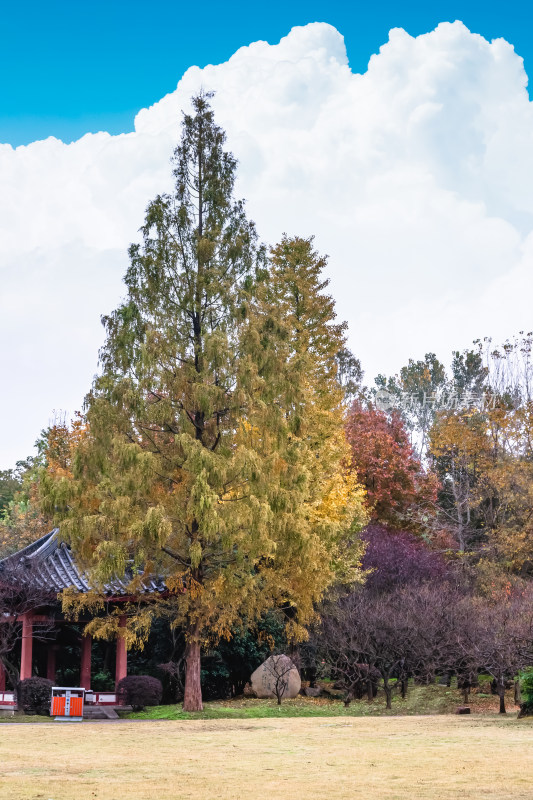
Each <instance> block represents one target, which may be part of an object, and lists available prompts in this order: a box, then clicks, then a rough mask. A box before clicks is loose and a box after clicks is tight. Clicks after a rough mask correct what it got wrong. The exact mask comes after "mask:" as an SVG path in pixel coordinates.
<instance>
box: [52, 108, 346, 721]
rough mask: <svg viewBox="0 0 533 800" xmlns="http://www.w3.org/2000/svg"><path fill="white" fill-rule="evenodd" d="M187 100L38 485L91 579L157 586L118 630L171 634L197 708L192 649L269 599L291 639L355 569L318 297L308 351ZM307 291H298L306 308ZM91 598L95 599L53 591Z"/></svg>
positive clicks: (228, 166) (187, 702)
mask: <svg viewBox="0 0 533 800" xmlns="http://www.w3.org/2000/svg"><path fill="white" fill-rule="evenodd" d="M193 108H194V113H193V114H192V115H185V116H184V119H183V124H182V137H181V141H180V144H179V145H178V147H177V148H176V150H175V153H174V177H175V179H176V183H175V189H174V192H173V193H172V194H170V195H164V196H160V197H157V198H156V199H155V200H154V201H153V202H152V203H151V204H150V205H149V207H148V210H147V214H146V220H145V224H144V226H143V228H142V233H143V241H142V244H140V245H133V246H132V247H131V248H130V259H131V264H130V267H129V269H128V271H127V273H126V277H125V283H126V288H127V297H126V300H125V301H124V303H123V304H122V305H120V306H119V307H118V308H117V309H116V311H114V312H113V313H112V314H111V315H110V316H108V317H106V318H105V319H104V324H105V328H106V332H107V339H106V343H105V345H104V348H103V350H102V353H101V362H102V374H101V375H100V376H99V377H98V378H97V379H96V380H95V383H94V386H93V390H92V392H91V393H90V395H89V396H88V398H87V413H86V429H85V430H84V435H83V436H82V437H81V438H80V439H79V441H78V442H77V446H76V449H75V453H74V456H73V459H72V462H71V468H70V472H69V473H67V472H65V471H64V470H61V469H54V468H52V469H49V470H48V471H47V472H46V474H45V475H44V476H43V479H42V495H43V503H44V506H45V507H47V508H50V509H51V508H54V509H56V510H57V519H58V522H59V524H60V526H61V532H62V535H63V536H64V537H65V539H66V540H68V541H69V542H70V543H71V545H72V547H73V549H74V551H75V553H76V556H77V558H78V559H79V560H80V562H81V563H82V564H83V565H84V566H85V567H86V568H87V569H88V570H89V572H90V574H91V578H92V580H93V582H94V583H95V585H96V586H103V584H104V582H105V581H106V580H107V579H108V578H109V577H110V576H112V575H124V574H126V573H127V571H128V570H129V573H130V574H131V576H132V577H131V583H130V587H129V591H130V593H131V595H132V596H133V597H135V595H136V592H137V591H138V590H139V584H140V580H141V579H142V577H143V576H146V575H147V574H150V575H153V574H154V573H156V574H158V575H160V576H162V577H163V578H164V579H165V582H166V585H167V587H168V590H169V591H168V594H167V595H165V596H164V597H160V598H159V600H158V601H157V602H155V603H154V604H153V605H149V606H148V605H144V606H143V605H142V604H139V605H138V607H137V611H135V607H134V606H133V605H132V609H131V614H130V616H129V619H128V630H127V631H126V637H127V638H128V640H129V641H132V640H134V639H136V638H137V639H138V638H139V637H140V638H142V637H143V636H145V635H146V630H147V624H148V621H149V618H150V616H151V615H153V614H160V613H165V614H168V615H169V616H170V617H171V619H172V622H173V624H174V625H176V626H180V627H181V628H182V629H183V630H184V632H185V636H186V643H187V644H186V653H185V660H186V678H185V698H184V708H185V709H186V710H189V711H194V710H200V709H201V708H202V695H201V683H200V667H201V648H202V645H203V644H205V643H206V642H208V641H209V642H213V641H216V639H218V638H220V637H230V636H231V630H232V626H234V625H235V624H236V623H237V622H238V621H239V620H240V619H242V618H244V617H246V619H248V620H250V621H251V620H254V619H257V618H258V617H259V616H260V615H261V614H262V613H264V612H265V611H266V610H267V609H270V608H275V607H278V608H286V609H291V612H292V613H290V614H288V615H287V618H288V628H289V631H288V633H289V635H291V636H292V637H293V638H298V637H299V636H300V637H302V636H304V635H305V634H304V629H303V627H302V626H303V625H305V624H306V622H308V621H309V619H310V618H311V617H312V616H313V613H314V606H315V603H316V602H317V601H318V600H319V599H320V598H321V596H322V594H323V592H324V590H325V589H326V587H327V586H328V585H329V584H330V583H331V582H332V581H334V580H336V579H338V577H339V576H340V575H341V573H342V577H343V579H350V580H353V579H355V578H356V577H357V574H358V560H357V556H358V550H357V541H356V538H354V534H353V528H354V520H355V522H357V519H358V517H359V516H361V513H362V512H361V498H360V490H357V489H356V487H355V486H354V485H353V480H352V479H351V477H350V476H349V475H347V474H346V472H345V470H344V466H343V463H342V459H343V455H344V450H343V447H344V445H343V441H342V426H341V425H340V424H339V419H340V414H341V408H340V399H339V396H338V392H337V389H336V385H335V371H334V366H333V363H332V362H331V359H330V352H329V350H328V348H327V347H326V345H325V339H326V338H327V336H326V330H327V329H329V327H330V323H331V314H332V308H331V301H329V300H328V301H327V302H328V303H330V311H329V312H328V314H326V315H325V316H324V317H323V319H321V320H318V319H317V328H316V329H315V330H314V331H313V332H312V335H310V336H309V340H308V342H307V345H305V344H304V341H307V340H306V337H307V336H308V334H306V333H305V326H306V325H307V322H306V320H305V318H304V317H302V318H301V321H299V319H300V318H299V317H298V315H296V317H289V316H288V315H287V314H286V313H285V311H284V309H283V308H282V306H281V305H280V303H281V298H282V296H283V295H284V294H285V293H286V290H285V289H284V288H283V285H282V283H283V282H282V280H281V277H279V278H278V276H277V274H276V269H278V267H277V264H276V258H277V256H276V253H275V252H274V254H273V265H274V272H273V274H272V275H270V276H269V273H268V265H267V263H266V257H265V253H264V250H263V249H262V248H261V247H260V246H259V245H258V242H257V236H256V232H255V228H254V225H253V223H251V222H250V221H249V220H248V219H247V217H246V214H245V209H244V204H243V202H242V201H236V200H235V199H234V198H233V185H234V180H235V169H236V162H235V159H234V158H233V156H232V155H231V154H230V153H228V152H226V151H225V150H224V141H225V134H224V132H223V131H222V130H221V129H220V128H219V127H218V126H217V125H216V124H215V121H214V118H213V112H212V109H211V107H210V102H209V95H206V94H201V95H199V96H197V97H195V98H193ZM313 258H314V256H313ZM294 267H295V269H298V260H297V259H296V261H295V262H294ZM280 268H281V267H280ZM320 289H321V287H320V284H319V283H316V282H315V283H314V284H313V285H312V286H310V293H309V295H308V302H311V299H312V298H311V294H312V293H313V292H314V293H315V294H316V293H320ZM300 323H301V324H300ZM320 325H322V333H320V332H319V329H318V328H319V326H320ZM335 335H336V334H335ZM299 342H302V343H301V344H298V343H299ZM306 348H307V350H306ZM330 389H331V390H332V391H333V394H332V395H331V397H330V398H329V399H328V397H327V394H328V392H329V391H330ZM347 541H353V548H352V550H353V555H351V562H350V563H349V564H348V563H346V564H343V558H341V553H342V551H343V549H344V550H345V549H346V542H347ZM341 565H342V568H341ZM87 602H89V603H93V605H94V607H95V608H97V607H99V604H100V605H101V603H102V597H101V596H98V593H96V594H95V595H93V596H92V597H90V598H89V599H87V597H85V598H84V597H81V596H80V597H78V598H76V596H73V595H70V596H69V597H68V598H66V601H65V603H66V605H68V606H69V607H70V608H72V606H74V607H75V606H76V604H78V607H80V606H81V604H84V603H85V604H87ZM99 626H100V633H101V635H103V636H106V635H108V634H109V633H110V631H113V630H114V627H113V626H115V628H116V620H113V619H111V620H110V619H109V618H107V619H102V620H100V621H99V620H95V621H94V622H93V624H92V627H91V632H92V633H94V634H96V635H98V629H99Z"/></svg>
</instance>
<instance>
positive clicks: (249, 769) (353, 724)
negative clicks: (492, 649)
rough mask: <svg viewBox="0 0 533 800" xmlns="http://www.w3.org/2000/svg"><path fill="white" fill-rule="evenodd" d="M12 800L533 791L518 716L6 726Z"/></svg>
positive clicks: (3, 784) (353, 797)
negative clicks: (501, 717)
mask: <svg viewBox="0 0 533 800" xmlns="http://www.w3.org/2000/svg"><path fill="white" fill-rule="evenodd" d="M0 737H1V740H2V741H1V754H2V755H1V766H0V797H1V798H2V800H156V799H157V800H167V799H168V800H189V798H191V800H192V798H194V800H215V798H217V799H219V800H241V798H242V800H244V799H246V800H252V798H257V797H268V798H271V799H272V800H277V798H280V800H281V798H283V800H286V798H289V800H315V798H316V800H319V799H320V800H363V798H364V800H413V799H414V798H420V800H426V798H427V800H429V798H431V800H457V798H461V800H480V798H483V800H487V798H494V800H507V799H508V798H513V800H514V799H515V798H524V799H525V798H527V800H531V798H532V797H533V721H531V720H527V719H526V720H521V721H517V720H516V717H515V716H514V715H513V716H512V717H511V716H509V717H508V718H506V719H499V718H498V717H497V716H490V717H488V716H483V717H481V716H472V717H454V716H433V717H388V718H387V717H378V718H354V717H351V718H349V717H347V718H344V719H342V718H338V717H337V718H335V717H331V718H328V717H326V718H313V719H302V718H293V719H287V718H285V719H277V720H275V719H258V720H215V721H213V720H202V721H166V722H163V721H162V722H135V721H121V722H103V723H98V722H94V723H83V724H81V725H76V724H72V725H68V724H65V723H63V724H62V723H49V724H48V723H46V724H36V725H19V724H12V725H11V724H4V725H2V726H0Z"/></svg>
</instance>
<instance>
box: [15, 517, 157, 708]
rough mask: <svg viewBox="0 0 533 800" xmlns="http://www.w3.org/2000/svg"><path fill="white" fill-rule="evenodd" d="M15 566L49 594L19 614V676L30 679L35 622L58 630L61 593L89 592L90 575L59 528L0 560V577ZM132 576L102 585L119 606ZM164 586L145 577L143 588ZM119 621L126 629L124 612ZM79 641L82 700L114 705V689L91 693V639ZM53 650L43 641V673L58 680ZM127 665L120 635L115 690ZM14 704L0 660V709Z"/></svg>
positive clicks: (154, 590)
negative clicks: (43, 602)
mask: <svg viewBox="0 0 533 800" xmlns="http://www.w3.org/2000/svg"><path fill="white" fill-rule="evenodd" d="M18 565H22V566H24V567H27V568H28V575H30V576H31V580H32V581H33V582H34V584H36V585H37V586H38V588H40V589H42V590H43V593H46V594H48V593H49V594H50V598H51V601H50V603H49V604H48V605H46V606H43V607H42V608H35V609H32V610H31V611H27V612H26V613H24V614H22V616H21V620H22V641H21V655H20V680H24V679H25V678H31V677H32V676H33V674H34V626H36V625H37V624H43V623H48V624H50V625H53V626H54V627H55V628H60V627H61V626H62V624H63V623H64V621H65V620H64V618H63V615H62V613H61V610H60V599H59V594H60V592H62V591H63V590H64V589H69V588H72V587H74V588H75V589H76V590H77V591H79V592H89V591H91V588H92V587H91V584H90V580H89V578H88V576H87V575H86V574H85V573H84V572H83V571H82V570H80V569H79V568H78V566H77V565H76V562H75V560H74V558H73V554H72V552H71V549H70V547H69V546H68V544H66V543H65V542H64V541H63V540H62V538H61V534H60V530H59V528H55V529H54V530H53V531H51V532H50V533H48V534H46V535H45V536H42V537H41V538H40V539H38V540H37V541H36V542H33V543H32V544H30V545H28V546H27V547H24V548H23V549H22V550H19V551H18V552H16V553H13V554H11V555H10V556H7V557H6V558H4V559H2V560H0V579H1V574H2V572H3V571H6V569H7V568H13V567H17V566H18ZM130 579H131V576H130V578H128V576H126V575H125V576H123V577H122V579H119V578H115V579H114V580H112V581H110V582H109V583H107V584H106V585H105V586H104V592H105V595H106V599H107V600H108V602H109V603H112V604H115V605H119V604H120V603H125V602H127V601H128V600H130V599H131V596H130V594H129V591H128V584H129V580H130ZM165 589H166V587H165V584H164V582H163V581H162V580H161V579H155V580H148V581H146V580H144V581H143V584H142V591H143V593H146V594H154V593H160V592H162V591H165ZM119 625H120V627H125V625H126V615H125V614H122V615H121V616H120V621H119ZM80 644H81V647H80V681H79V684H78V685H79V686H81V687H83V688H84V689H85V690H86V702H89V703H93V704H96V705H115V704H116V703H117V697H116V694H115V692H92V691H91V648H92V637H91V636H88V635H84V636H82V637H81V643H80ZM57 650H58V645H57V644H56V643H55V642H53V643H49V644H48V645H47V659H46V677H47V678H48V679H49V680H51V681H54V683H55V681H56V654H57ZM127 664H128V660H127V650H126V643H125V640H124V638H123V637H121V636H119V637H118V638H117V647H116V658H115V689H116V686H117V684H118V682H119V681H120V680H121V678H124V677H125V676H126V675H127ZM14 702H15V700H14V696H13V692H6V674H5V669H4V666H3V664H2V663H1V662H0V707H1V706H2V705H4V706H6V705H7V706H9V705H10V704H14Z"/></svg>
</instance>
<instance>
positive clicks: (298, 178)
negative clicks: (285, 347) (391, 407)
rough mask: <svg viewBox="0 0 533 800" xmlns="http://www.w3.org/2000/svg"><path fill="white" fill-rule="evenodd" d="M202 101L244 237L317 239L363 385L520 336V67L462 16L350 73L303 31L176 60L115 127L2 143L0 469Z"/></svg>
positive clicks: (43, 407) (74, 353)
mask: <svg viewBox="0 0 533 800" xmlns="http://www.w3.org/2000/svg"><path fill="white" fill-rule="evenodd" d="M200 87H203V88H205V89H212V90H214V91H215V92H216V96H215V100H214V107H215V112H216V116H217V120H218V122H219V123H220V124H221V125H222V126H223V127H224V128H225V129H226V130H227V133H228V144H229V147H230V148H231V149H232V150H233V152H234V153H235V154H236V156H237V158H238V159H239V179H238V192H239V194H240V195H241V196H243V197H246V198H247V200H248V208H249V211H250V215H251V216H252V218H254V219H255V220H256V222H257V225H258V229H259V232H260V234H261V236H262V237H263V238H264V240H266V241H267V242H270V243H273V242H275V241H276V240H277V239H278V238H279V236H280V235H281V233H282V232H283V231H286V232H287V233H289V234H300V235H305V236H307V235H310V234H314V235H315V236H316V245H317V247H318V249H319V250H321V251H322V252H326V253H328V254H329V256H330V262H329V277H330V278H331V291H332V294H333V295H334V296H335V298H336V300H337V307H338V312H339V316H340V317H342V318H343V319H346V320H348V323H349V336H350V345H351V347H352V349H353V350H354V352H355V353H356V354H357V355H359V356H360V357H361V359H362V361H363V367H364V368H365V369H366V372H367V376H368V377H369V378H371V377H372V376H373V375H374V374H376V373H377V372H378V371H384V372H392V371H395V370H397V369H398V368H399V367H400V366H401V365H402V364H403V363H405V362H406V361H407V359H408V358H409V357H421V356H422V355H423V354H424V352H426V351H428V350H434V351H436V352H437V353H438V355H439V356H440V357H442V358H443V359H446V358H447V357H448V355H449V352H450V351H451V349H453V348H462V347H466V346H468V345H469V343H470V342H471V340H472V339H473V338H477V337H482V336H485V335H493V336H495V337H496V338H502V337H505V336H509V335H512V334H514V333H515V332H517V331H518V330H520V329H526V330H529V329H530V328H533V325H532V320H531V317H532V314H531V311H530V297H531V294H532V289H533V270H532V268H533V193H532V192H531V185H532V183H533V108H532V104H531V103H530V101H529V98H528V94H527V76H526V74H525V72H524V68H523V63H522V59H521V58H520V57H519V56H518V55H517V54H516V53H515V52H514V50H513V47H512V46H511V45H510V44H509V43H507V42H506V41H504V40H503V39H496V40H494V41H493V42H488V41H486V40H485V39H484V38H482V37H481V36H479V35H476V34H473V33H471V32H470V31H468V30H467V28H466V27H465V26H464V25H463V24H462V23H460V22H455V23H453V24H449V23H443V24H441V25H439V26H438V27H437V28H436V29H435V30H434V31H432V32H430V33H427V34H424V35H422V36H418V37H416V38H414V37H411V36H409V35H408V34H407V33H406V32H405V31H403V30H401V29H395V30H392V31H391V32H390V36H389V41H388V42H387V43H386V44H384V45H383V46H382V47H381V49H380V52H379V54H377V55H375V56H373V57H372V58H371V60H370V63H369V65H368V70H367V72H365V73H364V74H362V75H359V74H354V73H352V72H351V70H350V67H349V64H348V60H347V56H346V50H345V47H344V42H343V39H342V36H341V34H340V33H339V32H338V31H336V30H335V29H334V28H332V27H331V26H329V25H326V24H322V23H313V24H310V25H307V26H305V27H301V28H295V29H293V30H292V31H291V32H290V33H289V34H288V36H286V37H285V38H284V39H282V40H281V42H280V43H279V44H277V45H269V44H267V43H266V42H255V43H253V44H251V45H250V46H248V47H243V48H241V49H240V50H238V51H237V52H236V53H235V54H234V55H233V56H232V57H231V58H230V59H229V61H227V62H226V63H224V64H220V65H217V66H207V67H205V68H204V69H199V68H197V67H191V68H190V69H189V70H188V71H187V72H186V73H185V75H184V76H183V77H182V78H181V80H180V81H179V83H178V85H177V88H176V90H175V91H174V92H172V93H171V94H169V95H167V96H166V97H164V98H162V100H161V101H160V102H158V103H156V104H155V105H154V106H152V107H151V108H148V109H143V110H141V111H140V112H139V114H138V115H137V117H136V119H135V131H134V132H133V133H127V134H122V135H118V136H111V135H109V134H107V133H98V134H87V135H86V136H84V137H82V138H81V139H80V140H78V141H76V142H73V143H72V144H68V145H66V144H64V143H63V142H61V141H59V140H57V139H54V138H49V139H46V140H44V141H39V142H34V143H32V144H30V145H28V146H26V147H18V148H16V149H13V148H12V147H11V146H10V145H8V144H0V181H1V184H2V191H1V192H0V273H1V284H0V285H1V293H0V333H1V336H2V353H1V364H0V367H1V374H2V385H3V391H2V393H1V396H0V397H1V399H0V403H1V408H0V420H1V423H0V425H1V433H0V468H1V467H3V466H9V465H11V464H12V463H14V461H15V460H16V459H17V458H22V457H24V456H25V455H26V454H27V453H28V452H30V449H31V445H32V443H33V441H34V439H35V438H36V436H37V434H38V432H39V430H40V429H41V428H42V427H44V426H45V425H47V424H48V422H49V420H50V418H51V417H52V414H53V410H54V409H55V410H59V409H66V410H68V411H72V410H74V409H76V408H79V407H80V406H81V402H82V399H83V396H84V394H85V392H86V391H87V389H88V388H89V386H90V383H91V379H92V375H93V374H94V372H95V370H96V367H97V350H98V347H99V345H100V344H101V343H102V329H101V325H100V315H101V314H102V313H105V312H107V311H109V310H110V309H112V308H113V307H114V306H115V305H116V304H117V302H118V301H119V299H120V298H121V296H122V292H123V289H122V286H121V277H122V275H123V273H124V271H125V269H126V266H127V254H126V250H127V246H128V244H129V243H130V242H131V241H133V240H135V239H136V238H137V236H138V233H137V231H138V228H139V226H140V225H141V223H142V221H143V214H144V209H145V207H146V205H147V203H148V202H149V200H150V199H151V198H152V197H153V196H155V195H156V194H158V193H160V192H162V191H165V190H167V189H168V188H170V186H171V174H170V166H169V158H170V155H171V152H172V149H173V147H174V145H175V144H176V142H177V139H178V137H179V120H180V114H181V110H182V109H187V108H188V107H189V100H190V97H191V95H192V94H193V93H195V92H197V91H198V89H199V88H200Z"/></svg>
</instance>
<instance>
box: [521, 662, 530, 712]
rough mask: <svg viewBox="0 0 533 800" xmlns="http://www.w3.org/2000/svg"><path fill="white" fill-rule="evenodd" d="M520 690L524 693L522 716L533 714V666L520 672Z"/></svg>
mask: <svg viewBox="0 0 533 800" xmlns="http://www.w3.org/2000/svg"><path fill="white" fill-rule="evenodd" d="M520 691H521V693H522V704H521V706H520V712H519V714H520V716H521V717H526V716H532V715H533V667H529V669H525V670H524V671H523V672H522V673H521V674H520Z"/></svg>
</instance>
